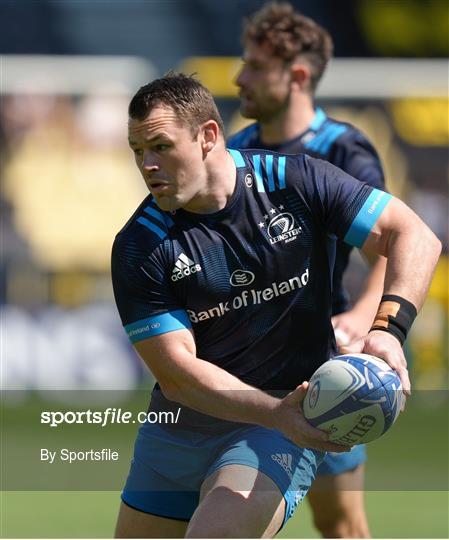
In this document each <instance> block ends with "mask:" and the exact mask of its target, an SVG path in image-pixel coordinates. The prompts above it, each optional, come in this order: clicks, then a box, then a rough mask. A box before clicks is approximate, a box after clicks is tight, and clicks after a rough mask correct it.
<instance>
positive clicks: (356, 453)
mask: <svg viewBox="0 0 449 540" xmlns="http://www.w3.org/2000/svg"><path fill="white" fill-rule="evenodd" d="M365 461H366V448H365V445H364V444H359V445H357V446H353V447H352V449H351V451H350V452H344V453H342V454H337V453H334V452H328V453H327V454H326V456H325V458H324V459H323V461H322V462H321V464H320V465H319V467H318V471H317V476H328V475H334V476H335V475H337V474H341V473H344V472H347V471H352V470H353V469H355V468H356V467H358V466H359V465H361V464H362V463H365Z"/></svg>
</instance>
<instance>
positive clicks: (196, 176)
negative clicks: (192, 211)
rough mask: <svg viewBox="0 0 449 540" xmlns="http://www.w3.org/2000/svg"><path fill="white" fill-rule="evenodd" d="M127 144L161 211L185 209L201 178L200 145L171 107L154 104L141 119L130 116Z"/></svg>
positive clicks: (200, 182)
mask: <svg viewBox="0 0 449 540" xmlns="http://www.w3.org/2000/svg"><path fill="white" fill-rule="evenodd" d="M128 135H129V145H130V147H131V149H132V151H133V152H134V157H135V160H136V164H137V166H138V168H139V170H140V172H141V174H142V176H143V179H144V180H145V183H146V185H147V187H148V189H149V190H150V192H151V194H152V195H153V196H154V198H155V200H156V203H157V204H158V206H159V207H160V208H161V209H162V210H166V211H168V210H177V209H178V208H188V207H189V203H191V202H192V200H194V199H195V196H196V195H197V194H198V192H199V191H200V190H201V189H202V187H203V185H202V182H203V181H204V178H205V173H204V164H203V159H202V150H201V145H200V143H199V142H198V138H197V139H196V140H195V138H194V137H193V136H192V132H191V131H190V129H189V127H187V126H184V125H183V124H182V123H181V122H180V121H179V120H178V117H177V116H176V114H175V112H174V111H173V109H172V108H171V107H167V106H162V105H160V106H156V107H154V108H153V109H152V110H151V111H150V113H149V114H148V116H147V117H146V118H145V119H144V120H136V119H134V118H130V119H129V122H128Z"/></svg>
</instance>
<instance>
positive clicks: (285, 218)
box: [267, 212, 302, 244]
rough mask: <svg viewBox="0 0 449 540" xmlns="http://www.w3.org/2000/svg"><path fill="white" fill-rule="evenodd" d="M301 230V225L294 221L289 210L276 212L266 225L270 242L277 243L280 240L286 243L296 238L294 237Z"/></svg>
mask: <svg viewBox="0 0 449 540" xmlns="http://www.w3.org/2000/svg"><path fill="white" fill-rule="evenodd" d="M301 231H302V229H301V227H300V226H299V225H298V224H297V223H296V221H295V218H294V217H293V216H292V215H291V214H290V212H283V213H282V214H278V215H277V216H275V217H274V218H272V220H271V221H270V223H269V224H268V227H267V232H268V236H269V237H270V243H271V244H277V243H278V242H282V241H283V242H284V243H286V244H287V243H288V242H291V241H292V240H296V237H297V236H298V234H299V233H300V232H301Z"/></svg>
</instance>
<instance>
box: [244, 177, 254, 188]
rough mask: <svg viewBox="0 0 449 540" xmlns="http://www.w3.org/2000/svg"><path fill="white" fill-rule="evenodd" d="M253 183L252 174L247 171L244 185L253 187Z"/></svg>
mask: <svg viewBox="0 0 449 540" xmlns="http://www.w3.org/2000/svg"><path fill="white" fill-rule="evenodd" d="M253 183H254V180H253V176H252V174H249V173H248V174H247V175H246V176H245V184H246V187H249V188H251V187H253Z"/></svg>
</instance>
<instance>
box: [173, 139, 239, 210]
mask: <svg viewBox="0 0 449 540" xmlns="http://www.w3.org/2000/svg"><path fill="white" fill-rule="evenodd" d="M213 152H214V154H215V155H214V156H212V155H209V156H208V157H209V158H211V159H209V164H208V169H207V182H206V185H205V187H204V188H203V189H202V190H201V191H200V192H199V193H198V194H197V196H196V197H195V198H194V199H193V200H192V201H190V203H189V204H188V205H186V206H184V209H185V210H187V211H189V212H194V213H196V214H211V213H213V212H218V211H219V210H222V209H223V208H225V206H227V204H228V203H229V201H230V200H231V198H232V195H233V194H234V191H235V188H236V178H237V172H236V166H235V163H234V160H233V158H232V157H231V155H230V154H229V153H228V152H227V151H226V150H225V148H224V146H223V147H221V148H217V149H216V150H215V151H213Z"/></svg>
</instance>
